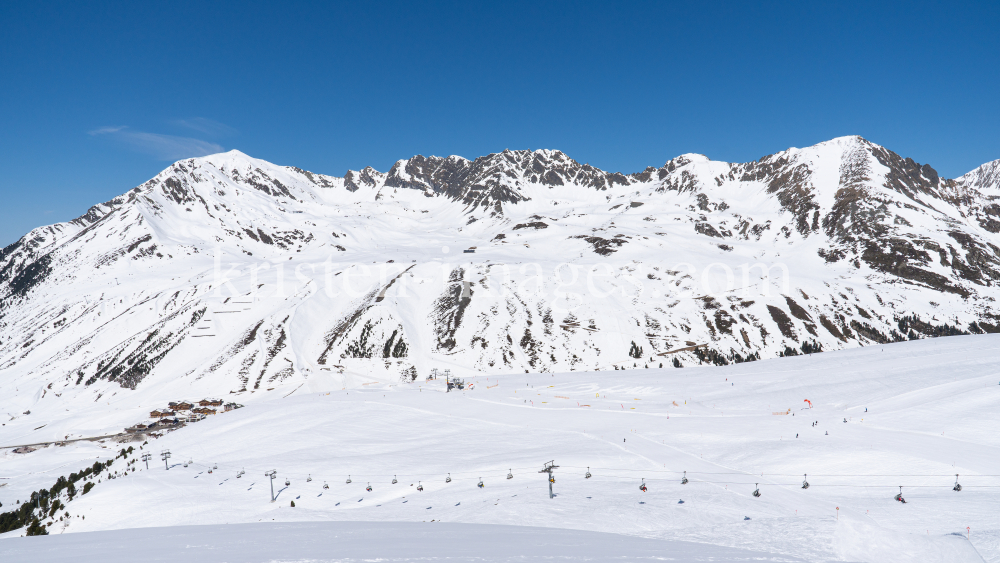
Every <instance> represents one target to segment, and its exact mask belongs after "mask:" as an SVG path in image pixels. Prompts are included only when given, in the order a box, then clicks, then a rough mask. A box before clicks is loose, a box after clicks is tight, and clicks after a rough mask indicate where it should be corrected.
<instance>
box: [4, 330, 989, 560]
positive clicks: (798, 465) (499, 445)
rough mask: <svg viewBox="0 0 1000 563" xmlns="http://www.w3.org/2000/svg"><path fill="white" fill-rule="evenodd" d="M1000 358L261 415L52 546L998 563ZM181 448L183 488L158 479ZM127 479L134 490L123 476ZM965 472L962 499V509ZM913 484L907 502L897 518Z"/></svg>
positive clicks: (52, 470)
mask: <svg viewBox="0 0 1000 563" xmlns="http://www.w3.org/2000/svg"><path fill="white" fill-rule="evenodd" d="M998 338H1000V337H998V336H996V335H974V336H956V337H950V338H939V339H928V340H920V341H916V342H905V343H894V344H887V345H884V346H881V345H880V346H869V347H865V348H856V349H851V350H843V351H837V352H828V353H822V354H813V355H811V356H800V357H794V358H782V359H775V360H769V361H762V362H751V363H743V364H740V365H735V366H726V367H721V368H716V367H707V366H706V367H692V368H685V369H673V368H664V369H659V368H656V369H649V370H629V371H619V372H616V373H613V374H609V373H607V372H603V371H602V372H573V373H557V374H510V375H501V376H494V375H485V374H484V375H481V376H479V377H477V378H474V380H470V381H472V382H473V383H474V387H473V389H471V390H465V391H453V392H451V393H446V392H445V391H444V386H443V382H442V381H440V380H438V381H432V382H424V381H418V382H413V383H394V384H376V385H367V386H361V387H360V388H354V389H347V390H341V391H331V392H323V393H315V392H306V391H304V390H300V391H298V392H295V393H293V394H291V395H289V396H286V397H282V396H281V395H278V394H276V393H272V394H264V395H261V396H258V397H257V398H255V400H254V402H251V403H248V404H247V406H246V407H245V408H241V409H238V410H236V411H233V412H230V413H225V414H220V415H216V416H214V417H209V418H208V419H207V420H204V421H202V422H198V423H196V424H192V425H190V426H188V427H185V428H182V429H180V430H178V431H176V432H173V433H169V434H167V435H165V436H163V437H162V438H159V439H156V440H150V442H149V444H148V445H147V446H145V447H144V449H143V450H141V451H136V452H134V453H133V454H132V455H131V456H129V458H128V459H129V460H136V459H137V458H138V455H139V454H140V453H143V452H151V453H152V454H153V459H152V460H151V462H150V466H149V469H148V470H147V469H146V468H145V465H144V464H143V463H142V462H141V461H139V462H135V463H134V464H133V465H125V463H126V461H125V460H121V459H119V460H118V461H116V462H115V465H113V466H112V468H111V471H110V472H105V473H104V474H103V478H102V482H101V483H99V484H97V485H96V487H95V488H94V489H93V490H92V491H91V492H89V493H88V494H86V495H82V496H77V497H76V498H75V500H72V501H68V502H67V505H68V506H66V507H65V509H60V510H59V511H58V513H57V514H55V518H53V519H52V520H51V521H52V525H51V526H50V527H49V530H50V533H52V534H60V533H72V532H87V531H99V530H112V529H123V528H135V527H162V526H179V525H192V524H198V525H223V524H235V523H255V522H263V521H273V522H303V521H379V522H389V521H395V522H423V521H431V520H435V521H443V522H456V523H479V524H495V525H517V526H529V527H557V528H564V529H573V530H591V531H599V532H609V533H616V534H627V535H633V536H641V537H647V538H660V539H669V540H677V541H691V542H699V543H705V544H711V545H715V546H725V547H733V548H740V549H748V550H752V551H757V552H763V553H769V554H772V555H773V556H781V557H788V558H797V559H801V560H807V561H830V560H839V561H870V562H872V563H875V562H878V563H887V562H894V561H982V560H985V561H990V562H997V561H1000V523H998V521H997V517H996V506H998V503H1000V475H998V472H997V467H998V464H997V460H1000V438H998V436H1000V414H998V413H1000V409H998V408H997V406H998V405H1000V385H998V381H1000V367H998V364H997V362H996V357H997V353H998V350H1000V340H998ZM158 392H159V390H158V389H156V388H149V389H146V388H145V387H144V386H140V387H139V389H137V390H136V391H134V392H132V393H128V394H122V393H119V394H118V395H117V396H115V397H113V398H111V399H110V401H107V402H105V401H104V400H103V399H102V400H101V401H100V402H91V403H90V404H89V405H81V406H79V407H75V408H74V409H73V410H71V411H70V412H65V411H63V412H57V411H44V412H40V413H39V414H38V415H37V416H38V417H39V418H38V419H36V421H35V422H31V421H30V419H31V418H33V417H35V416H36V414H35V413H34V412H33V413H32V415H30V417H21V418H18V419H17V420H14V421H9V422H7V423H6V426H4V427H2V430H0V432H2V438H3V439H4V440H5V441H6V442H7V443H10V441H11V440H15V439H19V440H28V439H32V438H33V437H37V436H43V435H45V434H46V433H47V432H49V430H48V429H47V428H43V429H41V430H34V426H36V425H38V424H42V423H43V422H47V423H49V424H53V425H56V426H57V429H58V432H60V433H61V432H63V431H68V429H70V428H85V429H88V430H91V429H92V428H91V427H95V425H96V424H97V423H96V422H95V420H98V419H101V418H102V417H104V419H105V420H110V419H111V418H113V417H119V418H120V419H126V418H128V417H129V416H131V415H133V414H135V413H136V412H138V411H140V410H141V409H140V408H139V407H138V406H136V405H137V403H142V402H144V401H150V400H152V399H153V398H155V396H156V395H157V393H158ZM807 401H808V402H807ZM810 405H811V406H810ZM147 408H148V407H147ZM844 420H846V421H847V422H844ZM814 423H815V424H814ZM796 436H798V437H796ZM132 445H133V446H138V445H140V443H139V442H135V443H133V444H132ZM121 447H124V446H123V445H121V444H116V443H114V442H113V441H108V442H105V443H94V442H74V443H70V444H68V445H66V446H63V447H58V446H55V447H48V448H43V449H40V450H38V451H35V452H32V453H29V454H14V453H11V452H10V451H9V450H7V451H6V453H4V454H3V455H2V457H0V477H4V478H5V482H6V483H8V484H7V485H6V486H4V487H0V502H2V503H3V505H4V507H11V506H17V505H16V501H17V500H22V501H23V499H25V498H28V496H29V494H30V492H31V491H34V490H38V489H39V488H42V487H47V486H49V485H50V484H51V482H52V481H53V480H54V479H55V478H56V477H57V476H58V475H66V474H68V473H69V472H71V471H76V470H78V469H80V468H82V467H85V466H87V465H89V464H92V463H93V462H94V461H95V460H104V459H107V458H109V457H113V456H114V452H115V451H117V450H118V449H119V448H121ZM165 449H168V450H169V451H170V452H171V453H172V456H173V457H172V458H171V459H170V460H169V463H170V465H171V467H170V469H169V470H166V469H165V464H164V462H163V461H161V460H160V458H159V454H160V452H161V451H162V450H165ZM549 460H554V461H555V462H556V464H557V465H559V466H560V467H559V468H558V469H557V470H556V472H555V476H556V482H555V484H554V490H555V493H556V497H555V498H554V499H549V498H548V494H547V488H546V485H547V484H546V481H545V476H544V475H539V473H538V471H539V470H540V469H541V468H542V464H543V463H544V462H546V461H549ZM188 462H190V463H189V464H188V465H187V466H186V467H185V466H184V464H186V463H188ZM126 467H128V468H134V469H135V471H132V470H131V469H130V470H128V471H127V472H125V473H122V470H123V469H125V468H126ZM209 469H213V471H212V473H209V472H208V470H209ZM270 469H275V470H276V471H277V479H276V480H275V481H274V491H275V493H276V494H277V501H276V502H274V503H271V502H269V500H270V489H269V481H268V479H267V478H266V477H265V476H264V472H265V471H267V470H270ZM241 470H244V471H245V474H244V475H242V476H241V477H237V473H238V472H239V471H241ZM588 470H589V471H590V472H591V474H592V476H591V477H590V478H585V473H586V472H587V471H588ZM508 472H510V473H511V474H512V476H513V478H512V479H507V478H506V476H507V474H508ZM685 472H686V473H685ZM110 473H115V474H118V476H117V478H115V479H111V480H108V479H107V475H108V474H110ZM449 474H450V476H451V478H452V481H451V482H449V483H446V482H445V477H446V476H448V475H449ZM803 474H808V477H807V480H808V481H809V482H810V484H811V486H810V488H808V489H802V488H801V483H802V480H803ZM955 474H959V475H960V477H959V482H960V483H961V484H962V486H963V490H962V491H960V492H956V491H953V490H952V486H953V484H954V482H955ZM685 475H686V476H687V478H688V479H689V480H690V482H689V483H687V484H682V483H681V479H682V477H684V476H685ZM348 476H350V479H351V483H350V484H348V483H346V480H347V478H348ZM394 478H395V479H397V480H398V483H396V484H393V483H392V482H391V481H392V480H393V479H394ZM286 479H287V480H288V484H287V486H286V484H285V480H286ZM310 479H311V480H310ZM480 480H482V482H483V484H484V487H482V488H479V487H478V486H477V484H478V483H479V481H480ZM643 482H645V483H646V485H647V488H648V490H647V491H646V492H643V491H640V490H639V486H640V484H641V483H643ZM324 484H327V485H329V488H328V489H327V488H324ZM366 485H371V487H372V491H367V490H366ZM417 485H422V486H423V487H424V490H423V491H417V490H416V487H417ZM900 486H902V487H903V488H902V492H903V495H904V496H905V498H906V499H907V500H908V502H907V503H906V504H901V503H898V502H896V501H894V500H893V495H895V494H896V493H897V492H898V491H899V489H898V487H900ZM755 488H759V490H760V492H761V496H760V497H759V498H755V497H754V496H752V494H751V493H752V492H753V491H754V490H755ZM63 500H64V501H65V495H64V498H63ZM681 500H683V501H684V502H683V503H680V501H681ZM291 501H294V502H295V504H296V506H295V507H294V508H292V507H291V506H290V503H291ZM837 507H839V510H838V509H837ZM66 514H68V515H69V516H68V517H66ZM60 517H63V519H60ZM746 518H749V520H747V519H746ZM967 527H968V528H969V530H968V531H967V529H966V528H967ZM21 533H23V531H15V532H11V534H10V535H12V536H18V535H20V534H21ZM165 533H168V534H169V533H172V532H169V531H166V532H165ZM966 534H968V535H969V536H970V538H971V543H970V541H968V540H966V539H965V537H966ZM5 541H6V540H0V550H2V549H5V548H6V544H4V542H5ZM95 541H96V540H95ZM17 545H18V546H21V545H26V544H17ZM34 545H39V546H44V545H46V544H34ZM10 549H15V547H11V548H10ZM16 549H21V547H17V548H16ZM0 552H2V551H0Z"/></svg>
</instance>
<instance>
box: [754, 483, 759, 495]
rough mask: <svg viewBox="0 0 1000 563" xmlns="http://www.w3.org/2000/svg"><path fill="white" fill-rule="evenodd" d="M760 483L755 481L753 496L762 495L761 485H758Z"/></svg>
mask: <svg viewBox="0 0 1000 563" xmlns="http://www.w3.org/2000/svg"><path fill="white" fill-rule="evenodd" d="M759 484H760V483H754V484H753V486H754V489H753V496H755V497H760V487H758V486H757V485H759Z"/></svg>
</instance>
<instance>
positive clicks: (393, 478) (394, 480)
mask: <svg viewBox="0 0 1000 563" xmlns="http://www.w3.org/2000/svg"><path fill="white" fill-rule="evenodd" d="M398 482H399V481H397V480H396V476H395V475H393V476H392V484H393V485H395V484H396V483H398Z"/></svg>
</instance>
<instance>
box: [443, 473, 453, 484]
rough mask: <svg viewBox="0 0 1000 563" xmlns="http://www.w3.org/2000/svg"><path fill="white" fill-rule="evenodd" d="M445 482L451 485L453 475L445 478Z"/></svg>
mask: <svg viewBox="0 0 1000 563" xmlns="http://www.w3.org/2000/svg"><path fill="white" fill-rule="evenodd" d="M444 482H445V483H451V473H449V474H448V476H447V477H445V478H444Z"/></svg>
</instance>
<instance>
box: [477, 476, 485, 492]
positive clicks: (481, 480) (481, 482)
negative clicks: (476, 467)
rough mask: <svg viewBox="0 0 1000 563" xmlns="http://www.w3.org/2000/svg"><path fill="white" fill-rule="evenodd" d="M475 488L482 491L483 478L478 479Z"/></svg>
mask: <svg viewBox="0 0 1000 563" xmlns="http://www.w3.org/2000/svg"><path fill="white" fill-rule="evenodd" d="M476 486H477V487H479V488H480V489H482V488H483V487H484V485H483V478H482V477H480V478H479V484H478V485H476Z"/></svg>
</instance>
